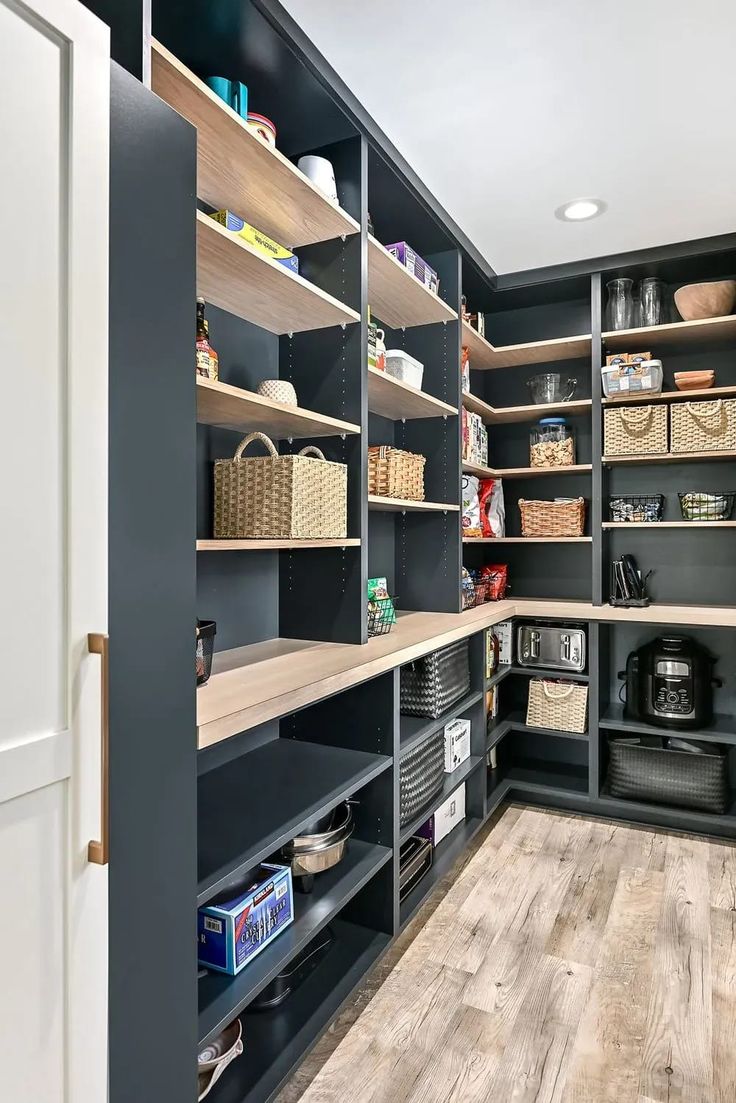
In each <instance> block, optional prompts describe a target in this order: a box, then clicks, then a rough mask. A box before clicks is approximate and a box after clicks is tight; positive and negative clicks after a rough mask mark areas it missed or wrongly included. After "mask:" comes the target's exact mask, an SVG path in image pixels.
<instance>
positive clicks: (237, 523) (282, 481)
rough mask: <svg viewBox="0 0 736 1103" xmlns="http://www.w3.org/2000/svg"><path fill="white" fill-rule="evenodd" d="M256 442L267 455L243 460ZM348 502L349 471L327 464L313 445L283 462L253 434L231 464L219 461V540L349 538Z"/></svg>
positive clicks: (265, 439)
mask: <svg viewBox="0 0 736 1103" xmlns="http://www.w3.org/2000/svg"><path fill="white" fill-rule="evenodd" d="M253 441H260V442H261V444H263V445H265V447H266V449H267V450H268V455H267V456H247V457H246V456H244V455H243V452H244V451H245V449H246V448H247V447H248V445H249V444H251V443H252V442H253ZM347 499H348V476H347V466H346V465H345V464H344V463H331V462H330V461H329V460H326V459H325V457H324V455H323V453H322V452H321V451H320V449H319V448H315V447H314V446H313V445H309V446H308V447H307V448H302V450H301V452H299V454H298V455H296V456H280V455H279V454H278V452H277V451H276V448H275V446H274V444H273V441H272V440H271V439H270V438H269V437H267V436H266V435H265V433H249V435H248V436H247V437H244V438H243V440H241V442H240V444H239V445H238V447H237V449H236V452H235V456H234V457H233V459H231V460H216V461H215V525H214V528H215V537H216V538H217V539H222V538H226V539H227V538H231V539H234V540H237V539H241V540H242V539H246V538H248V537H262V538H266V539H270V538H273V539H279V538H282V539H284V538H285V539H294V540H319V539H330V538H339V537H343V536H347V515H348V511H347Z"/></svg>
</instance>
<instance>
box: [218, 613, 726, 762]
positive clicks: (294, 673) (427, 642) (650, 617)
mask: <svg viewBox="0 0 736 1103" xmlns="http://www.w3.org/2000/svg"><path fill="white" fill-rule="evenodd" d="M513 616H532V617H561V618H565V619H568V620H586V621H589V620H596V621H609V622H618V621H624V622H633V623H643V624H651V625H653V626H654V625H659V624H664V625H680V626H684V625H692V626H696V625H697V626H700V627H711V628H736V608H724V607H718V606H692V605H651V606H650V607H649V608H647V609H614V608H611V606H609V605H601V606H597V605H589V604H588V603H587V602H582V601H541V600H524V599H519V598H516V599H509V600H506V601H498V602H489V603H487V604H486V605H482V606H480V607H479V608H478V609H469V610H468V611H467V612H465V613H399V614H398V619H397V623H396V625H395V627H394V628H393V630H392V631H391V632H390V633H389V634H388V635H386V636H377V637H375V638H374V639H371V640H369V641H368V643H366V644H363V645H360V644H343V643H319V642H315V641H312V640H289V639H274V640H268V641H266V642H264V643H256V644H251V645H250V646H248V647H238V648H234V649H233V650H230V651H221V652H219V653H218V654H216V655H215V657H214V662H213V666H212V676H211V678H210V680H209V682H208V683H207V685H205V686H201V687H200V688H199V689H198V690H197V739H198V746H199V748H200V749H202V748H204V747H210V746H212V745H213V744H215V743H219V742H220V741H221V740H223V739H228V738H230V736H233V735H237V734H238V732H242V731H245V730H247V729H248V728H253V727H255V726H256V725H257V724H263V723H265V722H266V721H268V720H273V719H275V718H277V717H279V716H285V715H288V714H289V713H290V712H294V711H295V710H297V709H300V708H303V707H304V706H305V705H309V704H312V703H314V702H315V701H319V700H321V699H322V698H324V697H329V696H331V695H332V694H334V693H340V692H342V691H343V690H345V689H349V688H350V686H354V685H357V684H358V683H359V682H364V681H366V680H367V679H369V678H374V677H376V675H378V674H383V673H384V672H385V671H387V670H392V669H393V668H394V667H396V666H401V665H402V664H404V663H408V662H411V661H412V660H414V659H417V658H419V656H421V655H426V654H427V653H428V652H429V651H434V650H435V649H436V648H438V647H444V646H445V645H446V644H449V643H452V642H453V641H455V640H458V639H462V638H463V637H464V636H469V635H472V633H474V632H478V631H481V630H482V629H483V628H487V627H488V626H489V625H493V624H497V623H498V622H499V621H502V620H508V619H509V618H510V617H513Z"/></svg>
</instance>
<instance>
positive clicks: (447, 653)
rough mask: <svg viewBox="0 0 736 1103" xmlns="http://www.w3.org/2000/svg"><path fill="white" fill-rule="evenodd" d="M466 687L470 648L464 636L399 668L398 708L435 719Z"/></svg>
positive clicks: (445, 710)
mask: <svg viewBox="0 0 736 1103" xmlns="http://www.w3.org/2000/svg"><path fill="white" fill-rule="evenodd" d="M469 689H470V652H469V644H468V640H467V639H464V640H458V641H457V643H451V644H448V646H447V647H441V648H440V650H439V651H433V652H432V654H431V655H425V656H424V657H423V658H422V659H417V660H416V662H413V663H409V664H408V666H403V667H402V668H401V711H402V712H403V713H404V714H405V715H408V716H429V717H430V718H431V719H432V720H436V719H437V717H438V716H442V714H443V713H444V712H447V710H448V709H450V708H452V706H453V705H454V704H455V702H456V701H459V700H460V698H461V697H464V696H465V694H466V693H467V692H468V690H469Z"/></svg>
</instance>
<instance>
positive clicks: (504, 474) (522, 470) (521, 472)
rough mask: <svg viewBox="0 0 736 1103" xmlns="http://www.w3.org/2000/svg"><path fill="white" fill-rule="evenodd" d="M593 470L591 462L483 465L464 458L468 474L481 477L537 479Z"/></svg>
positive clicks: (465, 469)
mask: <svg viewBox="0 0 736 1103" xmlns="http://www.w3.org/2000/svg"><path fill="white" fill-rule="evenodd" d="M592 470H593V465H592V464H590V463H572V464H568V465H567V466H566V467H483V466H482V465H481V464H479V463H468V461H467V460H463V471H464V472H465V474H466V475H478V477H479V478H481V479H536V478H539V477H540V476H542V475H586V474H588V472H590V471H592Z"/></svg>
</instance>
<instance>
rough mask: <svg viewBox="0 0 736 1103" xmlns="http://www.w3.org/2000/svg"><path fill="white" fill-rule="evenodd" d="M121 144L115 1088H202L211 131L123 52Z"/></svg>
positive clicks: (115, 340) (113, 738) (184, 1101)
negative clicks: (199, 1016)
mask: <svg viewBox="0 0 736 1103" xmlns="http://www.w3.org/2000/svg"><path fill="white" fill-rule="evenodd" d="M110 162H111V165H110V167H111V174H110V179H111V186H110V216H111V218H110V528H109V534H110V553H109V568H110V609H109V620H110V641H111V643H110V660H111V667H110V679H111V681H110V720H111V730H110V817H111V857H110V1101H111V1103H143V1101H144V1100H156V1103H188V1101H189V1100H192V1099H195V1098H196V1067H195V1065H196V1051H197V1021H196V1007H197V989H196V984H197V981H196V976H197V966H196V922H195V918H196V904H195V901H196V876H197V874H196V854H197V808H196V799H197V789H196V774H197V767H196V737H195V670H194V622H195V615H196V614H195V547H194V537H195V454H196V448H195V382H194V355H193V349H194V300H195V268H196V265H195V236H194V227H195V217H194V212H195V200H194V191H195V180H196V133H195V131H194V129H193V128H192V127H191V126H189V124H188V123H186V122H184V120H183V119H181V118H180V117H179V115H177V114H176V113H175V112H174V111H172V110H171V109H170V108H169V107H167V106H166V105H165V104H164V103H162V101H161V100H159V99H158V98H157V97H156V96H154V95H153V94H152V93H151V92H149V91H147V90H146V89H145V88H144V87H143V86H142V85H141V84H140V83H139V82H138V81H136V80H135V79H133V78H132V77H131V76H130V75H129V74H128V73H126V72H125V71H124V70H122V69H121V68H120V67H119V66H117V65H116V64H113V66H112V87H111V153H110ZM162 1032H163V1033H162ZM162 1038H165V1045H164V1050H165V1054H164V1055H163V1056H162V1050H161V1046H160V1045H159V1044H158V1043H157V1041H156V1039H159V1041H160V1040H161V1039H162Z"/></svg>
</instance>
